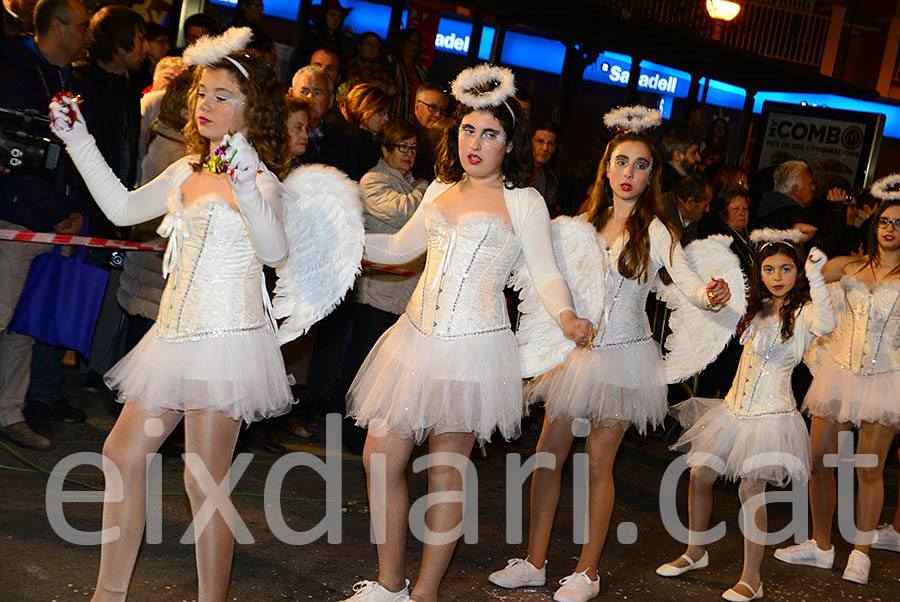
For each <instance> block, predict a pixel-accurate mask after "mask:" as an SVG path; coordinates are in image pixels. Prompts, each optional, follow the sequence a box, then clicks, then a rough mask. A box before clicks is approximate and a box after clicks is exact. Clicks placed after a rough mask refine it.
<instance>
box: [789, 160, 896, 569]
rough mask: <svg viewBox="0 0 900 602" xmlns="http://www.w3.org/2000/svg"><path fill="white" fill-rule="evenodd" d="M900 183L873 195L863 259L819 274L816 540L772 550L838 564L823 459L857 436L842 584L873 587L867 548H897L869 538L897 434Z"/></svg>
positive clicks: (831, 485)
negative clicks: (826, 302)
mask: <svg viewBox="0 0 900 602" xmlns="http://www.w3.org/2000/svg"><path fill="white" fill-rule="evenodd" d="M898 186H900V176H889V177H887V178H884V179H882V180H879V181H878V182H876V183H875V184H874V185H873V186H872V194H873V196H876V198H883V199H886V200H885V201H884V202H883V203H882V204H881V205H880V206H879V208H878V209H877V211H876V212H875V214H874V216H873V218H872V230H871V231H870V233H869V239H868V246H867V249H868V254H866V255H863V256H862V257H836V258H835V259H832V260H831V261H829V262H828V265H827V266H825V279H826V281H828V282H835V283H836V284H834V285H832V287H834V298H835V302H836V307H837V310H838V314H839V316H840V320H839V326H838V329H837V331H836V332H835V333H834V335H833V336H832V337H829V342H828V343H827V344H826V345H824V346H823V352H824V355H825V358H824V359H823V361H822V362H821V365H819V366H818V367H815V370H814V374H815V377H814V378H813V382H812V384H811V385H810V388H809V391H808V392H807V394H806V399H805V401H804V408H803V409H804V410H805V411H806V412H808V413H809V415H810V416H811V417H812V426H811V427H810V437H811V439H812V457H813V468H812V475H811V479H810V488H809V502H810V514H811V515H812V525H813V538H812V539H810V540H808V541H806V542H804V543H800V544H797V545H794V546H788V547H787V548H784V549H780V550H777V551H776V552H775V558H777V559H778V560H781V561H784V562H787V563H790V564H803V565H808V566H814V567H818V568H828V569H830V568H831V567H832V566H833V565H834V546H833V545H831V527H832V519H833V517H834V509H835V478H834V467H833V466H832V467H826V466H825V465H824V463H823V458H824V456H825V455H826V454H836V453H837V452H838V434H839V433H840V432H841V431H845V430H849V429H850V428H851V427H853V426H855V427H858V428H859V436H858V437H859V438H858V442H857V446H856V453H857V454H874V455H875V456H877V458H878V463H877V464H876V465H875V466H858V467H857V468H856V477H857V480H858V483H859V492H858V493H857V499H856V528H857V532H858V540H857V541H855V542H854V548H853V551H852V552H851V553H850V557H849V559H848V560H847V566H846V567H845V570H844V573H843V578H844V579H846V580H847V581H853V582H855V583H866V582H868V579H869V568H870V566H871V561H870V559H869V547H870V544H872V545H871V547H886V548H888V549H896V546H897V543H900V542H898V538H897V537H896V533H895V532H893V529H888V528H883V529H882V530H879V531H878V532H877V533H876V534H875V540H874V542H873V541H872V540H871V534H868V535H867V533H869V532H871V531H873V530H874V529H875V527H876V525H877V524H878V519H879V516H880V515H881V509H882V506H883V505H884V463H885V460H886V458H887V454H888V451H889V450H890V447H891V442H892V441H893V440H894V436H895V435H896V434H897V430H898V429H900V393H898V392H900V200H898V198H897V197H898V196H900V193H898V192H897V188H898Z"/></svg>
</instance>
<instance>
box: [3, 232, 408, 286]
mask: <svg viewBox="0 0 900 602" xmlns="http://www.w3.org/2000/svg"><path fill="white" fill-rule="evenodd" d="M0 240H13V241H17V242H38V243H44V244H51V245H69V246H73V247H93V248H97V249H122V250H125V251H165V250H166V243H146V242H135V241H131V240H114V239H111V238H94V237H92V236H73V235H71V234H54V233H53V232H28V231H27V230H3V229H0ZM362 265H363V267H365V268H371V269H375V270H378V271H379V272H387V273H389V274H396V275H398V276H418V274H419V273H418V272H412V271H410V270H404V269H403V268H398V267H395V266H392V265H381V264H377V263H370V262H368V261H363V262H362Z"/></svg>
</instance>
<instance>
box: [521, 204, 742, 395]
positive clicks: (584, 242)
mask: <svg viewBox="0 0 900 602" xmlns="http://www.w3.org/2000/svg"><path fill="white" fill-rule="evenodd" d="M551 229H552V232H553V248H554V252H555V253H556V260H557V263H558V264H559V269H560V272H562V275H563V276H564V277H565V279H566V282H567V283H568V284H569V289H570V290H571V291H572V296H573V298H574V300H575V313H576V314H578V315H579V316H580V317H583V318H587V319H588V320H590V321H591V322H592V323H594V324H595V325H596V324H599V323H600V317H601V315H602V313H603V308H604V303H605V293H604V290H603V284H604V281H605V274H606V270H608V269H610V268H609V266H608V265H607V262H606V257H605V255H604V253H603V251H602V249H601V248H600V244H599V243H598V241H597V232H596V230H594V228H593V227H592V226H591V225H590V224H588V223H586V222H584V221H582V220H580V219H574V218H569V217H561V218H557V219H555V220H554V221H553V222H552V223H551ZM730 244H731V237H728V236H711V237H709V238H708V239H705V240H700V241H696V242H694V243H692V244H691V245H689V246H688V247H687V249H685V254H686V255H687V259H688V262H689V263H690V264H691V266H692V267H693V269H694V270H695V271H696V272H697V274H698V275H699V276H700V278H702V279H704V280H707V281H708V280H709V279H710V277H712V276H715V277H716V278H723V279H724V280H725V281H726V282H727V283H728V286H729V288H730V289H731V301H730V302H729V304H728V305H726V306H725V307H723V308H722V309H721V310H720V311H718V312H712V311H708V310H703V309H700V308H698V307H696V306H694V305H693V304H692V303H691V302H690V301H689V300H688V299H687V297H685V296H684V294H683V293H682V292H681V291H680V290H678V288H677V287H676V286H674V285H669V286H663V285H662V283H661V282H660V281H659V280H658V279H657V280H656V282H655V283H654V289H655V291H654V292H656V294H657V295H658V296H659V297H660V298H661V299H662V300H663V301H665V302H666V304H667V305H668V307H669V309H670V310H672V314H671V317H670V318H669V327H670V328H671V329H672V333H671V334H670V335H669V337H668V338H667V339H666V349H667V350H668V353H667V354H666V356H665V360H664V362H665V364H664V365H665V373H666V380H667V382H670V383H675V382H680V381H683V380H686V379H687V378H690V377H691V376H693V375H694V374H697V373H698V372H700V371H701V370H703V368H705V367H706V366H707V365H708V364H709V363H710V362H712V361H713V360H714V359H715V358H716V357H717V356H718V355H719V353H721V352H722V349H724V348H725V345H726V344H727V343H728V341H729V340H730V339H731V337H732V336H734V333H735V331H736V329H737V324H738V321H739V320H740V318H741V316H742V315H743V314H744V312H745V311H746V309H747V299H746V295H745V283H744V275H743V272H741V268H740V262H739V261H738V258H737V256H736V255H735V254H734V253H732V252H731V250H730V249H729V248H728V246H729V245H730ZM512 284H513V287H514V288H516V289H517V290H520V297H521V302H520V304H519V311H520V312H521V313H522V316H521V317H520V319H519V327H518V330H517V331H516V338H517V340H518V343H519V359H520V361H521V365H522V377H523V378H530V377H533V376H537V375H539V374H543V373H545V372H547V371H549V370H551V369H553V368H555V367H556V366H558V365H559V364H561V363H562V362H564V361H565V359H566V358H567V357H568V356H569V354H570V353H571V352H572V351H573V350H574V349H575V343H573V342H572V341H570V340H568V339H567V338H566V337H565V336H564V335H563V334H562V331H561V330H560V328H559V326H558V325H557V323H556V321H555V320H554V319H553V318H552V317H550V315H549V314H548V313H547V310H546V309H544V306H543V305H542V304H541V302H540V298H539V297H538V295H537V291H536V290H535V289H534V285H533V283H532V282H531V278H530V277H529V275H528V270H527V269H526V268H524V267H522V268H520V269H519V270H518V271H517V272H516V273H515V274H514V276H513V279H512Z"/></svg>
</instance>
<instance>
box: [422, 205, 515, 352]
mask: <svg viewBox="0 0 900 602" xmlns="http://www.w3.org/2000/svg"><path fill="white" fill-rule="evenodd" d="M424 210H425V211H426V215H425V232H426V234H427V237H428V248H427V255H426V259H425V270H424V272H423V273H422V277H421V278H420V279H419V283H418V285H417V286H416V289H415V291H414V292H413V294H412V297H411V298H410V300H409V304H408V305H407V307H406V314H407V315H408V316H409V319H410V321H411V322H412V323H413V325H414V326H415V327H416V328H417V329H418V330H419V332H421V333H422V334H425V335H430V334H434V335H435V336H437V337H439V338H458V337H463V336H469V335H474V334H483V333H487V332H494V331H498V330H506V329H508V328H509V315H508V313H507V311H506V299H505V297H504V296H503V288H504V286H505V285H506V282H507V280H508V279H509V274H510V270H511V269H512V267H513V265H514V264H515V262H516V260H517V259H518V257H519V254H520V253H521V252H522V246H521V244H520V242H519V239H518V237H516V235H515V233H514V232H513V229H512V227H511V226H510V225H509V224H507V223H506V222H505V221H504V220H502V219H501V218H498V217H493V216H467V217H466V218H464V221H463V222H462V223H460V224H458V225H452V224H450V223H448V222H447V220H446V219H445V217H444V215H443V213H441V210H440V209H439V208H438V207H437V206H435V205H434V204H431V203H429V204H428V205H426V206H425V207H424Z"/></svg>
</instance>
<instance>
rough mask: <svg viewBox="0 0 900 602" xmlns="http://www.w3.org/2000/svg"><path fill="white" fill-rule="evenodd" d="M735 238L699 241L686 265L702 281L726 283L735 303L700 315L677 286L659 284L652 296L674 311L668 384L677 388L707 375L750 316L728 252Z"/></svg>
mask: <svg viewBox="0 0 900 602" xmlns="http://www.w3.org/2000/svg"><path fill="white" fill-rule="evenodd" d="M731 240H732V239H731V237H730V236H724V235H721V234H717V235H713V236H710V237H709V238H705V239H701V240H696V241H694V242H692V243H691V244H689V245H688V246H687V248H685V250H684V251H685V254H686V255H687V260H688V262H689V263H690V264H691V267H692V268H693V269H694V271H695V272H696V273H697V274H698V275H699V276H700V278H702V279H703V280H706V281H709V280H710V279H711V278H723V279H724V280H725V282H727V283H728V287H729V288H730V289H731V301H730V302H729V303H728V305H726V306H725V307H723V308H722V309H721V310H719V311H708V310H704V309H700V308H699V307H696V306H695V305H693V304H692V303H691V302H690V301H688V299H687V297H685V296H684V294H683V293H682V292H681V291H680V290H678V287H676V286H675V285H674V284H670V285H668V286H666V285H663V284H662V283H661V282H659V281H657V282H655V283H654V288H655V290H654V292H655V293H656V296H657V297H659V299H660V300H662V301H664V302H665V303H666V306H667V307H668V308H669V309H670V310H671V311H672V313H671V316H670V317H669V328H670V329H671V330H672V333H671V334H670V335H669V336H668V337H666V349H667V350H668V353H666V356H665V359H664V364H665V370H666V381H667V382H669V383H677V382H681V381H683V380H686V379H688V378H690V377H691V376H693V375H694V374H697V373H698V372H700V371H701V370H703V369H704V368H705V367H706V366H707V365H709V363H710V362H712V361H713V360H714V359H716V357H717V356H718V355H719V354H720V353H721V352H722V349H724V348H725V345H726V344H728V341H729V340H731V337H732V336H734V334H735V331H736V330H737V325H738V322H739V321H740V319H741V316H743V315H744V312H745V311H747V296H746V294H745V291H746V284H745V282H744V274H743V272H741V265H740V261H738V258H737V255H735V254H734V253H733V252H732V251H731V250H730V249H729V248H728V247H729V245H730V244H731Z"/></svg>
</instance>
